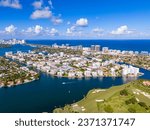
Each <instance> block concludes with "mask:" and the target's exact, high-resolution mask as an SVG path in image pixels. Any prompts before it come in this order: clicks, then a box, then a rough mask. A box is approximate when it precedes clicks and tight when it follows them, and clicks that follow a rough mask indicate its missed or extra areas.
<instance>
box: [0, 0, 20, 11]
mask: <svg viewBox="0 0 150 130" xmlns="http://www.w3.org/2000/svg"><path fill="white" fill-rule="evenodd" d="M0 6H3V7H10V8H15V9H21V8H22V5H21V4H20V1H19V0H0Z"/></svg>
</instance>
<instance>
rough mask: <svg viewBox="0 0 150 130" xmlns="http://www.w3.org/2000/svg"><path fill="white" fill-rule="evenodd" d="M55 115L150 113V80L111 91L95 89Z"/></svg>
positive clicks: (59, 109) (121, 86)
mask: <svg viewBox="0 0 150 130" xmlns="http://www.w3.org/2000/svg"><path fill="white" fill-rule="evenodd" d="M53 112H54V113H136V112H137V113H149V112H150V80H144V79H140V80H136V81H132V82H130V83H127V84H124V85H120V86H114V87H111V88H109V89H93V90H91V91H89V92H88V94H87V95H86V96H85V97H84V98H83V99H82V100H80V101H78V102H76V103H73V104H71V105H66V106H64V107H63V108H56V109H55V110H54V111H53Z"/></svg>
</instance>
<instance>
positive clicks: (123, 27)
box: [0, 0, 150, 39]
mask: <svg viewBox="0 0 150 130" xmlns="http://www.w3.org/2000/svg"><path fill="white" fill-rule="evenodd" d="M149 5H150V1H147V0H132V1H131V0H122V1H120V0H93V1H92V0H63V1H59V0H0V39H11V38H17V39H150V23H149V21H150V8H149Z"/></svg>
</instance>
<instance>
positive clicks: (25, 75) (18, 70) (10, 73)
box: [0, 57, 39, 87]
mask: <svg viewBox="0 0 150 130" xmlns="http://www.w3.org/2000/svg"><path fill="white" fill-rule="evenodd" d="M38 78H39V74H38V73H36V72H34V71H32V70H29V69H28V68H27V67H21V66H20V65H19V64H17V63H16V62H12V61H9V60H8V59H5V58H3V57H0V87H11V86H14V85H19V84H23V83H26V82H30V81H33V80H36V79H38Z"/></svg>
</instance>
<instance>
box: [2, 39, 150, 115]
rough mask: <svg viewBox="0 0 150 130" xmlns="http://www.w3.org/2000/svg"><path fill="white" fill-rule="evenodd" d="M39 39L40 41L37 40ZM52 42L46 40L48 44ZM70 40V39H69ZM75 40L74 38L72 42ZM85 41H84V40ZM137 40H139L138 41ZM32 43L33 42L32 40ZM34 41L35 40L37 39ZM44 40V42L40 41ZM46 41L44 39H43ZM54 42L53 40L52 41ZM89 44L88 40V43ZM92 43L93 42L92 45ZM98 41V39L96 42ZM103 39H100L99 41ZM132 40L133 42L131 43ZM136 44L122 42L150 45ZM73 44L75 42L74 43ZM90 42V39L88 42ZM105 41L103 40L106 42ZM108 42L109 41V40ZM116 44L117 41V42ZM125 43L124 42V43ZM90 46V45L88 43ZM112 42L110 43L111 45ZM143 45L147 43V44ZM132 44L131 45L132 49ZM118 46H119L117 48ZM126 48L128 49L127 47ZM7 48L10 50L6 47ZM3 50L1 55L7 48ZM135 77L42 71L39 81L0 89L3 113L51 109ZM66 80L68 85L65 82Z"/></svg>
mask: <svg viewBox="0 0 150 130" xmlns="http://www.w3.org/2000/svg"><path fill="white" fill-rule="evenodd" d="M36 42H39V41H36ZM50 42H52V41H47V42H46V43H49V44H50ZM69 42H71V41H69ZM73 42H75V41H73ZM82 42H85V41H82ZM136 42H137V41H136ZM32 43H33V41H32ZM34 43H35V41H34ZM39 43H41V41H40V42H39ZM44 43H45V41H44ZM52 43H54V41H53V42H52ZM85 43H86V42H85ZM92 43H93V42H91V44H92ZM94 43H96V41H95V42H94ZM100 43H101V41H99V44H100ZM131 43H132V44H131ZM139 43H140V42H139V41H138V44H137V46H135V45H136V44H135V41H134V42H133V41H132V42H131V41H130V42H129V43H128V42H126V44H128V46H130V47H128V46H127V45H126V44H125V43H122V46H123V48H121V47H119V48H120V49H125V48H126V47H128V48H129V49H130V50H132V49H136V50H139V51H141V50H143V49H144V50H146V49H147V48H148V46H149V45H150V44H149V43H150V42H148V41H146V43H144V44H139ZM73 44H74V43H73ZM88 44H89V41H88ZM103 44H104V43H103ZM107 44H108V43H107ZM117 44H119V43H118V41H117ZM124 44H125V45H124ZM89 45H90V44H89ZM111 45H113V44H112V42H110V46H109V45H107V46H109V47H110V48H111ZM143 45H147V46H146V47H145V46H143ZM131 46H132V48H131ZM28 49H32V48H30V47H26V46H23V47H21V46H20V45H19V46H15V47H14V48H13V50H12V48H11V49H10V50H12V51H16V50H22V51H27V50H28ZM116 49H118V48H116ZM126 49H127V48H126ZM6 50H7V51H8V50H9V49H6ZM6 50H5V49H3V50H1V49H0V55H3V54H4V52H5V51H6ZM140 71H141V72H143V73H145V75H143V76H141V77H139V78H145V79H150V72H149V71H147V70H144V69H140ZM131 80H135V79H128V80H125V79H122V78H91V79H67V78H56V77H51V76H49V75H46V74H43V73H42V74H41V77H40V80H37V81H35V82H31V83H27V84H23V85H19V86H16V87H12V88H0V112H17V113H18V112H21V113H22V112H29V113H30V112H33V113H34V112H52V110H53V109H54V108H55V107H61V106H62V107H63V106H64V105H65V104H70V103H73V102H76V101H78V100H80V99H82V98H83V97H84V95H86V94H87V92H88V91H89V90H91V89H93V88H104V89H105V88H109V87H111V86H114V85H121V84H124V83H126V82H129V81H131ZM63 82H65V83H66V84H62V83H63Z"/></svg>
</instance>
